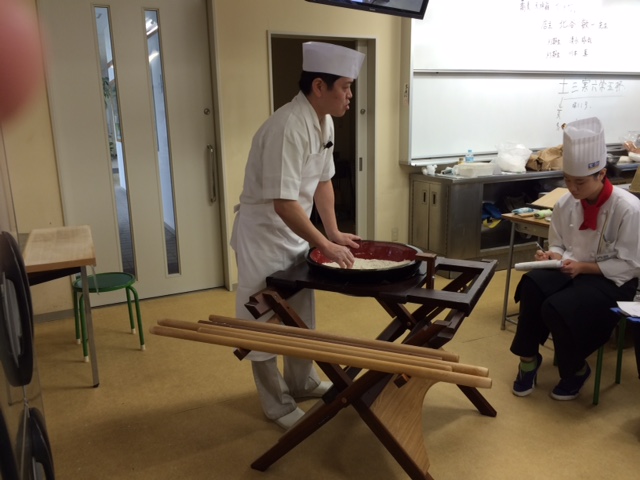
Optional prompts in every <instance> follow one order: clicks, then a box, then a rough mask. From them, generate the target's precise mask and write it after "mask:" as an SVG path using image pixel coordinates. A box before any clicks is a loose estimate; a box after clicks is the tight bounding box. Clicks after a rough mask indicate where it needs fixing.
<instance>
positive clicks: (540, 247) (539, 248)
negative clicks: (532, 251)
mask: <svg viewBox="0 0 640 480" xmlns="http://www.w3.org/2000/svg"><path fill="white" fill-rule="evenodd" d="M536 247H538V250H542V251H543V252H544V247H543V246H542V245H540V244H539V243H538V242H536Z"/></svg>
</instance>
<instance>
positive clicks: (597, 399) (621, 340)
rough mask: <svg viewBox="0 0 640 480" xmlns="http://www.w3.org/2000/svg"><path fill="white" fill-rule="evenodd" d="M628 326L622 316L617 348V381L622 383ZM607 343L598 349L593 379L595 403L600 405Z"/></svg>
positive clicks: (619, 324)
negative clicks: (603, 360) (601, 379)
mask: <svg viewBox="0 0 640 480" xmlns="http://www.w3.org/2000/svg"><path fill="white" fill-rule="evenodd" d="M626 327H627V317H624V316H621V317H620V321H619V322H618V340H617V349H618V358H617V361H616V383H617V384H620V377H621V373H622V351H623V349H624V338H625V332H626ZM605 346H606V344H605V345H602V346H601V347H600V348H599V349H598V357H597V360H596V372H595V378H594V381H593V401H592V403H593V404H594V405H598V403H600V378H601V376H602V359H603V357H604V348H605Z"/></svg>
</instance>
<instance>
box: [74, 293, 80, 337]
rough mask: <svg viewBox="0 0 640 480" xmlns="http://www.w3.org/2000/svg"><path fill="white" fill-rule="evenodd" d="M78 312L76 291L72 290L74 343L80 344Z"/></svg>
mask: <svg viewBox="0 0 640 480" xmlns="http://www.w3.org/2000/svg"><path fill="white" fill-rule="evenodd" d="M79 313H80V312H78V292H76V291H75V290H73V318H74V321H75V325H76V343H77V344H78V345H80V315H79Z"/></svg>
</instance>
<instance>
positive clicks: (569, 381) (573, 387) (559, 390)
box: [549, 362, 591, 401]
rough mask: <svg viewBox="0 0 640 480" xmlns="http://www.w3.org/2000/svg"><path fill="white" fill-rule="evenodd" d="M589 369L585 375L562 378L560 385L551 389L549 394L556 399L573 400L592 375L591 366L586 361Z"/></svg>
mask: <svg viewBox="0 0 640 480" xmlns="http://www.w3.org/2000/svg"><path fill="white" fill-rule="evenodd" d="M585 365H586V366H587V371H586V372H584V374H583V375H574V376H572V377H569V378H561V379H560V382H559V383H558V385H556V386H555V387H554V389H553V390H551V393H550V394H549V395H550V396H551V398H553V399H554V400H561V401H562V400H573V399H574V398H576V397H577V396H578V395H580V389H582V387H583V386H584V384H585V383H586V381H587V380H588V379H589V377H590V376H591V368H589V364H588V363H586V362H585Z"/></svg>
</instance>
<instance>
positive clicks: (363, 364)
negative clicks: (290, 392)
mask: <svg viewBox="0 0 640 480" xmlns="http://www.w3.org/2000/svg"><path fill="white" fill-rule="evenodd" d="M151 333H154V334H156V335H164V336H167V337H174V338H181V339H185V340H192V341H197V342H203V343H211V344H218V345H226V346H229V347H236V348H245V349H249V350H256V351H261V352H268V353H275V354H281V355H289V356H292V357H298V358H307V359H310V360H315V361H319V362H327V363H333V364H337V365H350V366H353V367H357V368H365V369H370V370H377V371H380V372H386V373H394V374H407V375H411V376H415V377H419V378H428V379H432V380H436V381H441V382H447V383H455V384H457V385H464V386H467V387H472V388H490V387H491V379H490V378H487V377H478V376H475V375H468V374H465V373H457V372H449V371H443V370H435V369H433V368H427V367H417V366H415V365H405V364H401V363H397V362H392V361H384V360H378V359H371V358H362V357H358V356H355V355H349V354H336V353H332V352H325V351H310V350H308V349H307V348H301V347H296V346H294V345H274V344H272V343H270V342H268V341H259V340H250V339H245V338H234V337H228V336H223V335H214V334H210V333H200V332H196V331H193V330H185V329H180V328H173V327H166V326H161V325H157V326H153V327H151Z"/></svg>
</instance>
